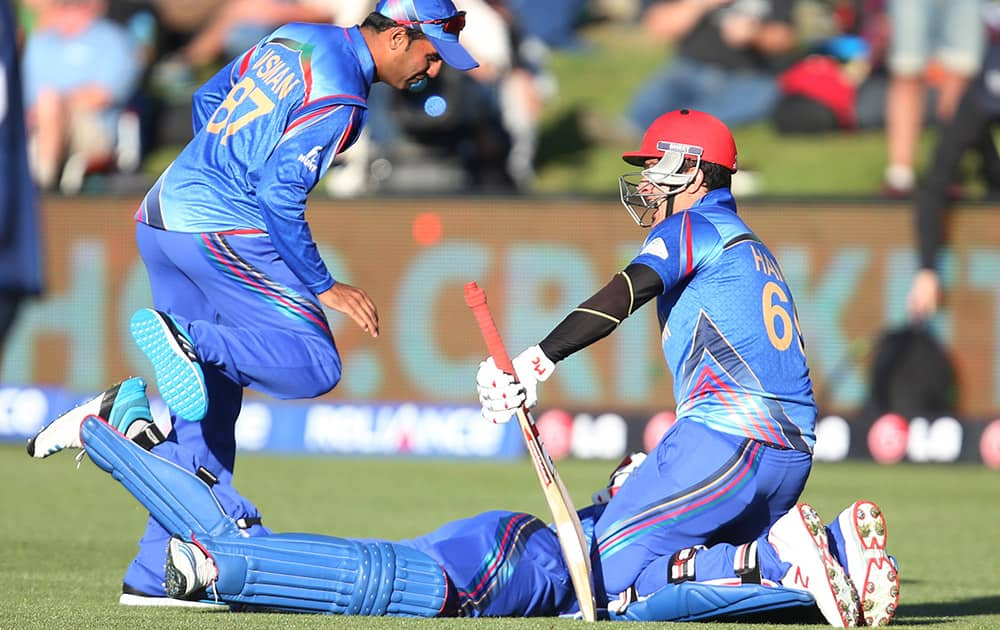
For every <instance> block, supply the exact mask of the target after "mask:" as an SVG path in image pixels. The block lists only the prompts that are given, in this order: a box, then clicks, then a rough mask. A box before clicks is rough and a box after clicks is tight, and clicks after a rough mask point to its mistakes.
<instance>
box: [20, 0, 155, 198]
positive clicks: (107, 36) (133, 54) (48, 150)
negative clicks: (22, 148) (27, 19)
mask: <svg viewBox="0 0 1000 630" xmlns="http://www.w3.org/2000/svg"><path fill="white" fill-rule="evenodd" d="M33 4H34V6H35V7H36V8H37V27H36V28H35V30H33V31H32V32H31V33H30V35H29V36H28V38H27V43H26V48H25V53H24V89H25V103H26V106H27V110H28V111H27V121H28V122H27V124H28V135H29V138H30V140H29V147H30V157H31V167H32V168H31V170H32V176H33V177H34V179H35V181H36V182H37V183H38V185H39V186H40V187H41V188H43V189H46V190H50V189H53V188H55V187H56V186H57V185H58V186H59V187H60V188H61V189H62V190H63V191H64V192H75V191H76V190H79V187H80V186H81V185H82V181H83V177H84V175H85V173H86V172H87V171H88V170H90V169H92V168H94V167H96V166H100V165H105V164H108V163H110V162H111V161H112V160H113V158H114V154H115V149H116V145H117V142H118V122H119V117H120V116H121V114H122V112H123V111H124V109H125V107H126V105H127V104H128V102H129V99H130V98H132V96H133V95H134V94H135V91H136V89H137V87H138V81H139V78H140V74H141V70H142V67H141V63H140V60H139V58H138V55H137V51H136V46H135V42H134V41H133V40H132V38H131V36H130V35H129V33H128V31H127V30H126V29H125V28H124V27H122V26H121V25H119V24H116V23H114V22H112V21H110V20H108V19H107V18H106V17H105V13H106V11H107V3H106V2H105V1H104V0H36V1H35V2H34V3H33Z"/></svg>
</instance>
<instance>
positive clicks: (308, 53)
mask: <svg viewBox="0 0 1000 630" xmlns="http://www.w3.org/2000/svg"><path fill="white" fill-rule="evenodd" d="M374 78H375V64H374V61H373V60H372V57H371V53H370V52H369V50H368V47H367V45H366V44H365V41H364V38H363V37H362V35H361V32H360V29H359V28H358V27H353V28H344V27H341V26H333V25H329V24H288V25H286V26H282V27H281V28H279V29H277V30H276V31H274V32H273V33H271V34H270V35H268V36H267V37H265V38H264V39H263V40H262V41H261V42H260V43H258V44H257V45H256V46H254V47H253V48H252V49H250V50H249V51H247V52H246V53H245V54H243V55H241V56H239V57H237V58H236V59H234V60H233V61H232V62H231V63H230V64H229V65H227V66H226V67H225V68H223V69H222V70H221V71H220V72H219V73H217V74H216V75H215V76H214V77H213V78H211V79H210V80H209V81H208V82H207V83H205V85H204V86H202V87H201V88H200V89H199V90H198V92H197V93H196V94H195V96H194V103H193V115H192V117H193V123H194V132H195V135H194V138H193V139H192V140H191V142H190V143H189V144H188V145H187V146H186V147H185V148H184V150H183V151H181V153H180V154H179V155H178V156H177V158H176V159H175V160H174V162H173V163H172V164H171V165H170V166H169V167H168V168H167V170H166V171H164V173H163V174H162V175H161V176H160V179H159V180H157V182H156V183H155V184H154V185H153V188H152V189H151V190H150V191H149V192H148V193H147V194H146V197H145V199H144V200H143V202H142V205H141V207H140V208H139V211H138V213H137V214H136V218H137V219H138V220H139V221H142V222H144V223H147V224H149V225H152V226H154V227H158V228H161V229H165V230H171V231H177V232H194V233H200V232H225V231H231V230H240V231H243V232H244V233H246V232H249V233H252V232H254V231H259V232H261V233H267V234H268V235H269V236H270V238H271V239H272V241H273V242H274V246H275V249H276V250H277V251H278V253H279V254H280V255H281V257H282V259H283V260H284V261H285V262H286V263H287V264H288V266H289V267H291V268H292V270H293V271H294V272H295V274H296V275H297V276H298V277H299V278H300V279H301V280H302V281H303V282H304V283H305V284H306V286H308V287H309V288H310V289H312V290H313V291H314V292H316V293H319V292H322V291H324V290H326V289H328V288H329V287H330V286H331V285H332V284H333V280H332V278H331V277H330V274H329V273H328V271H327V269H326V266H325V265H324V264H323V261H322V260H321V258H320V256H319V253H318V251H317V248H316V245H315V243H314V242H313V239H312V235H311V233H310V231H309V226H308V225H307V224H306V220H305V203H306V197H307V195H308V193H309V191H310V190H312V189H313V187H315V185H316V184H317V183H318V182H319V180H320V178H322V176H323V174H324V173H325V172H326V170H327V169H328V168H329V166H330V163H331V162H332V161H333V159H334V157H335V156H336V155H337V154H338V153H340V152H342V151H344V150H346V149H347V148H348V147H350V146H351V145H352V144H353V143H354V142H355V141H356V140H357V138H358V135H359V134H360V132H361V129H362V127H363V126H364V124H365V121H366V117H367V98H368V91H369V89H370V87H371V84H372V82H373V81H374Z"/></svg>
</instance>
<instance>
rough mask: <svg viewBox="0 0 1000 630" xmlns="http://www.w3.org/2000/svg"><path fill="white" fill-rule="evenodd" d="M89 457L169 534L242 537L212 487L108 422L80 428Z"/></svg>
mask: <svg viewBox="0 0 1000 630" xmlns="http://www.w3.org/2000/svg"><path fill="white" fill-rule="evenodd" d="M80 437H81V439H82V441H83V447H84V448H85V449H86V450H87V454H88V455H90V458H91V459H92V460H93V461H94V463H95V464H97V466H98V468H100V469H101V470H104V471H105V472H108V473H111V476H112V477H114V478H115V479H116V480H117V481H118V482H120V483H121V484H122V485H123V486H125V489H126V490H128V491H129V492H130V493H131V494H132V496H134V497H135V498H136V499H137V500H138V501H139V503H141V504H142V505H143V507H145V508H146V509H147V510H149V513H150V515H151V516H152V517H153V518H155V519H156V521H157V522H158V523H160V525H162V526H163V528H164V529H165V530H167V531H168V532H170V533H171V534H176V535H178V536H181V537H184V538H188V539H189V538H190V536H191V533H192V532H193V533H194V534H196V535H212V536H226V535H229V536H240V535H241V534H240V530H239V528H238V527H237V526H236V524H235V523H234V522H233V521H232V520H231V519H230V518H229V517H228V516H226V513H225V511H224V510H223V509H222V507H221V506H220V505H219V502H218V500H217V499H216V498H215V495H214V494H212V490H211V488H209V487H208V485H206V484H205V482H204V481H202V480H201V479H199V478H198V477H196V476H194V475H193V474H191V473H190V472H188V471H187V470H184V469H183V468H181V467H180V466H178V465H177V464H174V463H173V462H171V461H168V460H166V459H163V458H162V457H159V456H157V455H154V454H153V453H150V452H149V451H147V450H145V449H143V448H142V447H141V446H139V445H138V444H136V443H135V442H132V441H131V440H129V439H127V438H126V437H125V436H124V435H122V434H121V433H119V432H118V431H116V430H115V429H113V428H112V427H111V426H110V425H108V423H107V422H104V421H103V420H101V419H100V418H98V417H96V416H89V417H88V418H87V419H86V420H84V421H83V425H82V426H81V427H80Z"/></svg>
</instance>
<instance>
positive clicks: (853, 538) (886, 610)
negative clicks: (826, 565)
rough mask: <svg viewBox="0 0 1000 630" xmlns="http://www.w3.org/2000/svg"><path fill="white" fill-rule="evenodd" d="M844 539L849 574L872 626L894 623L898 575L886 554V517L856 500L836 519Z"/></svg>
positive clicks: (880, 510) (868, 505)
mask: <svg viewBox="0 0 1000 630" xmlns="http://www.w3.org/2000/svg"><path fill="white" fill-rule="evenodd" d="M837 524H838V525H839V526H840V532H841V535H842V536H843V538H844V555H845V556H846V557H847V573H848V575H850V577H851V581H852V582H853V583H854V586H855V587H856V588H857V592H858V597H859V599H860V600H861V614H862V616H863V617H864V623H865V624H866V625H869V626H884V625H888V624H889V622H891V621H892V618H893V616H895V614H896V607H897V606H898V605H899V574H898V572H897V570H896V566H895V565H894V564H893V562H892V560H890V559H889V556H888V554H887V553H886V551H885V541H886V537H887V534H888V532H887V530H886V525H885V514H883V513H882V509H881V508H880V507H879V506H877V505H876V504H875V503H873V502H871V501H855V502H854V503H853V504H852V505H851V506H850V507H848V508H847V509H845V510H844V511H843V512H841V513H840V516H838V517H837Z"/></svg>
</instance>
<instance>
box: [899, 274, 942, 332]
mask: <svg viewBox="0 0 1000 630" xmlns="http://www.w3.org/2000/svg"><path fill="white" fill-rule="evenodd" d="M940 301H941V284H940V281H939V280H938V275H937V272H936V271H934V270H933V269H921V270H920V271H918V272H917V274H916V275H915V276H913V284H912V285H911V286H910V295H909V297H908V298H907V302H906V310H907V312H908V313H909V315H910V319H911V320H914V321H923V320H925V319H927V318H928V317H930V316H931V315H933V314H934V313H936V312H937V310H938V306H939V305H940Z"/></svg>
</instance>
